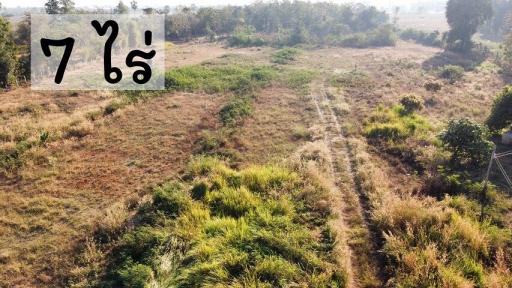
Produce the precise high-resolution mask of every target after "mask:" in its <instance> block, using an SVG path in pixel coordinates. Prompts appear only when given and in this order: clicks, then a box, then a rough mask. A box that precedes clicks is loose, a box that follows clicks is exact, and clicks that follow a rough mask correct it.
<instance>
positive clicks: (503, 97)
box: [486, 86, 512, 131]
mask: <svg viewBox="0 0 512 288" xmlns="http://www.w3.org/2000/svg"><path fill="white" fill-rule="evenodd" d="M486 124H487V126H488V127H489V128H490V129H491V130H493V131H496V130H501V129H503V128H508V127H510V124H512V86H506V87H505V88H503V90H502V91H501V93H500V94H498V96H497V97H496V99H494V104H493V105H492V109H491V115H489V117H488V118H487V121H486Z"/></svg>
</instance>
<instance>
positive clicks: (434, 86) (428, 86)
mask: <svg viewBox="0 0 512 288" xmlns="http://www.w3.org/2000/svg"><path fill="white" fill-rule="evenodd" d="M424 87H425V90H427V91H429V92H434V93H435V92H439V91H440V90H441V88H442V87H443V86H442V85H441V83H438V82H435V81H428V82H426V83H425V85H424Z"/></svg>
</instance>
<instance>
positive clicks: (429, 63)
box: [422, 51, 488, 70]
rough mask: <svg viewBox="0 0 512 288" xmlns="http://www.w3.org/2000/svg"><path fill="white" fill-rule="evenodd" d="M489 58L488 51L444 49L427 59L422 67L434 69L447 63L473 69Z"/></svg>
mask: <svg viewBox="0 0 512 288" xmlns="http://www.w3.org/2000/svg"><path fill="white" fill-rule="evenodd" d="M487 58H488V54H487V53H482V52H471V53H464V54H462V53H455V52H452V51H443V52H440V53H437V54H435V55H434V56H433V57H431V58H429V59H427V60H425V61H424V62H423V63H422V67H423V69H425V70H434V69H437V68H440V67H443V66H445V65H457V66H461V67H463V68H464V69H465V70H472V69H474V68H475V67H477V66H478V65H480V64H481V63H482V62H484V61H485V60H486V59H487Z"/></svg>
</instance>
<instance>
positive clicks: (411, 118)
mask: <svg viewBox="0 0 512 288" xmlns="http://www.w3.org/2000/svg"><path fill="white" fill-rule="evenodd" d="M430 129H431V126H430V124H429V123H428V121H427V120H426V119H425V118H423V117H422V116H420V115H418V114H416V113H410V112H408V111H407V110H406V109H405V108H404V107H403V106H402V105H396V106H394V107H393V108H391V109H385V108H382V107H380V108H379V109H378V110H377V111H376V112H375V113H373V115H372V116H371V117H370V118H369V119H368V123H367V124H366V126H365V129H364V135H365V136H366V137H367V138H370V139H372V140H379V141H384V142H401V141H404V140H405V139H407V138H409V137H412V136H415V137H418V138H420V137H423V136H427V134H428V133H427V132H428V131H430Z"/></svg>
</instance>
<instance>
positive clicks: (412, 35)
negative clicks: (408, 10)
mask: <svg viewBox="0 0 512 288" xmlns="http://www.w3.org/2000/svg"><path fill="white" fill-rule="evenodd" d="M440 36H441V33H439V31H437V30H436V31H433V32H425V31H421V30H416V29H412V28H408V29H406V30H403V31H402V32H400V39H402V40H405V41H409V40H412V41H414V42H416V43H418V44H422V45H425V46H432V47H442V46H443V40H442V39H441V37H440Z"/></svg>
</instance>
